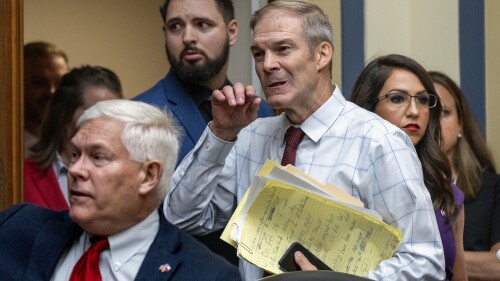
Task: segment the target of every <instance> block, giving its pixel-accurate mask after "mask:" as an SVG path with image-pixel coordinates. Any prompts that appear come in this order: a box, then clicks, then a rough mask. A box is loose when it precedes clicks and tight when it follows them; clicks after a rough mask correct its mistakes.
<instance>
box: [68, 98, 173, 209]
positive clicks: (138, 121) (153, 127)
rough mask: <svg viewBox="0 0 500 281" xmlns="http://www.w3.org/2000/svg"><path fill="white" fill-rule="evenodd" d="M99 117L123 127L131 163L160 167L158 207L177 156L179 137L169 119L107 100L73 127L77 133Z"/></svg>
mask: <svg viewBox="0 0 500 281" xmlns="http://www.w3.org/2000/svg"><path fill="white" fill-rule="evenodd" d="M100 117H109V118H112V119H115V120H118V121H121V122H123V123H124V124H125V127H124V128H123V132H122V136H121V140H122V143H123V145H124V146H125V148H126V149H127V151H128V152H129V154H130V158H131V159H132V160H135V161H138V162H146V161H149V160H159V161H160V162H161V163H162V165H163V174H162V176H161V178H160V180H159V183H158V185H157V187H156V189H157V191H158V199H159V200H158V206H159V205H160V204H161V202H163V199H164V198H165V196H166V194H167V191H168V188H169V184H170V180H171V179H172V175H173V172H174V169H175V165H176V162H177V157H178V153H179V137H178V136H179V133H178V129H177V128H176V127H175V126H174V123H173V121H172V119H171V118H170V117H168V116H167V115H166V114H165V113H164V112H162V111H161V110H159V109H158V108H156V107H154V106H152V105H149V104H146V103H143V102H139V101H131V100H106V101H101V102H98V103H96V104H95V105H94V106H92V107H90V108H89V109H87V110H86V111H85V112H84V113H83V115H82V116H81V117H80V119H79V120H78V123H77V124H76V127H77V129H80V128H81V127H82V126H83V125H84V124H85V123H86V122H88V121H90V120H92V119H96V118H100Z"/></svg>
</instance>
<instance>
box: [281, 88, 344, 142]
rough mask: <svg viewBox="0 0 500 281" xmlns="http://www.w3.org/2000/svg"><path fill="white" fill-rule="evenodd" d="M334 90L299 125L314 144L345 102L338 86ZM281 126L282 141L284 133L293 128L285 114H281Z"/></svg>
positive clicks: (338, 113) (333, 120) (337, 115)
mask: <svg viewBox="0 0 500 281" xmlns="http://www.w3.org/2000/svg"><path fill="white" fill-rule="evenodd" d="M334 86H335V90H334V91H333V94H332V96H331V97H330V98H329V99H328V100H327V101H326V102H325V103H324V104H323V105H321V106H320V107H319V108H318V109H317V110H316V111H315V112H314V113H313V114H312V115H311V116H309V117H308V118H307V119H306V120H305V121H304V122H303V123H302V124H301V125H300V128H301V129H302V131H304V133H305V134H306V135H307V136H308V137H309V138H310V139H311V140H312V141H314V142H318V141H319V140H320V139H321V137H322V136H323V135H324V134H325V133H326V132H327V131H328V129H330V127H331V126H332V125H333V123H334V122H335V120H336V119H337V118H338V117H339V116H340V113H341V112H342V110H343V108H344V106H345V104H346V102H347V101H346V100H345V98H344V96H343V95H342V93H341V91H340V89H339V86H337V85H334ZM282 116H283V119H282V122H283V125H282V126H281V128H282V130H283V131H282V132H280V133H281V135H283V141H284V135H285V131H286V130H287V129H288V127H290V126H293V124H292V123H291V122H290V120H289V119H288V118H286V114H284V113H283V115H282Z"/></svg>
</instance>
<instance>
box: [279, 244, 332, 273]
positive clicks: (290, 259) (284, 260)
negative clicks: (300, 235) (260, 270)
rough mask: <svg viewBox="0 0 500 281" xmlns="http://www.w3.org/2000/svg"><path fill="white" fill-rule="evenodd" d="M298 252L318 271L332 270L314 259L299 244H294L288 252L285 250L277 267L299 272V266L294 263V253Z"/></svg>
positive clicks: (314, 257) (317, 259)
mask: <svg viewBox="0 0 500 281" xmlns="http://www.w3.org/2000/svg"><path fill="white" fill-rule="evenodd" d="M297 251H300V252H302V254H304V256H306V258H307V259H308V260H309V262H310V263H312V264H313V265H314V266H316V267H317V268H318V270H332V269H331V268H330V267H328V265H326V264H325V263H324V262H323V261H321V260H320V259H319V258H318V257H316V256H315V255H314V254H313V253H311V252H310V251H309V250H308V249H306V247H304V246H302V244H300V243H299V242H294V243H292V245H290V247H289V248H288V250H286V252H285V254H284V255H283V257H281V259H280V261H279V262H278V265H279V266H280V269H281V270H283V271H285V272H287V271H300V270H301V269H300V266H299V265H298V264H297V263H296V262H295V258H294V255H295V252H297Z"/></svg>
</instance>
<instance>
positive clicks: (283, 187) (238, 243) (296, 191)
mask: <svg viewBox="0 0 500 281" xmlns="http://www.w3.org/2000/svg"><path fill="white" fill-rule="evenodd" d="M346 202H348V203H346ZM221 239H222V240H224V241H226V242H227V243H229V244H231V245H233V246H234V247H236V248H237V249H238V255H240V257H242V258H244V259H246V260H247V261H249V262H251V263H253V264H255V265H256V266H258V267H260V268H262V269H264V270H267V271H269V272H272V273H274V274H278V273H281V272H282V271H281V270H280V269H279V266H278V261H279V260H280V258H281V257H282V256H283V254H284V253H285V251H286V249H287V248H288V247H289V246H290V244H291V243H293V242H295V241H298V242H300V243H301V244H303V245H304V246H305V247H306V248H308V249H309V250H310V251H311V252H312V253H313V254H315V255H316V256H317V257H318V258H320V259H321V260H322V261H323V262H325V263H326V264H327V265H328V266H330V268H332V269H333V270H335V271H339V272H344V273H349V274H355V275H364V274H366V273H367V272H368V271H369V270H372V269H374V268H375V267H376V266H377V265H378V264H379V263H380V261H382V260H385V259H388V258H390V257H391V256H392V255H393V254H394V252H395V251H396V248H397V246H398V244H399V242H400V241H401V232H400V231H399V230H398V229H397V228H395V227H393V226H391V225H388V224H386V223H384V222H383V221H382V219H381V217H380V216H379V215H378V214H377V213H376V212H374V211H373V210H368V209H365V208H363V204H362V202H361V201H359V200H358V199H356V198H354V197H352V196H351V195H349V194H347V193H345V192H344V191H342V190H340V189H338V188H336V187H334V186H333V185H331V184H328V185H322V184H321V183H318V182H317V181H315V180H314V179H311V178H310V177H308V176H307V175H305V174H304V173H302V172H301V171H299V170H298V169H296V168H295V167H293V166H292V167H289V166H287V167H286V168H285V167H282V166H280V165H279V164H277V163H276V162H273V161H270V160H268V161H267V162H266V164H265V165H264V167H263V168H262V169H261V171H260V173H259V176H255V177H254V178H253V180H252V183H251V185H250V187H249V188H248V190H247V192H246V194H245V195H244V197H243V199H242V200H241V202H240V204H239V205H238V207H237V208H236V211H235V212H234V214H233V216H232V217H231V219H230V220H229V223H228V224H227V226H226V229H225V230H224V232H223V234H222V236H221Z"/></svg>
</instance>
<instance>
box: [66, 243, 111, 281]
mask: <svg viewBox="0 0 500 281" xmlns="http://www.w3.org/2000/svg"><path fill="white" fill-rule="evenodd" d="M90 242H91V243H92V246H91V247H90V248H89V249H88V250H87V251H86V252H85V253H83V255H82V256H81V257H80V259H79V260H78V262H77V263H76V265H75V267H74V268H73V272H71V277H70V278H69V280H70V281H91V280H92V281H101V280H102V279H101V272H100V270H99V255H100V254H101V252H102V251H103V250H105V249H108V248H109V243H108V239H107V238H106V237H92V238H90Z"/></svg>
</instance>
